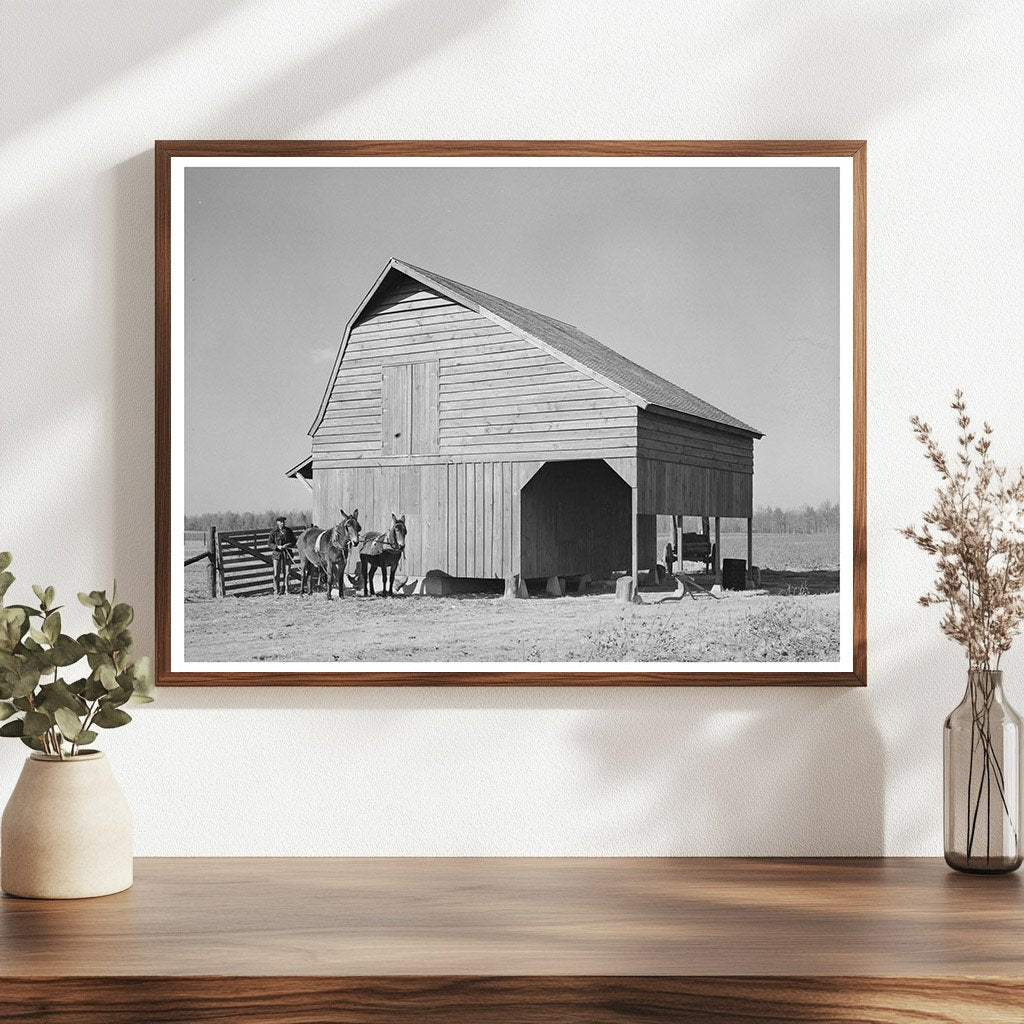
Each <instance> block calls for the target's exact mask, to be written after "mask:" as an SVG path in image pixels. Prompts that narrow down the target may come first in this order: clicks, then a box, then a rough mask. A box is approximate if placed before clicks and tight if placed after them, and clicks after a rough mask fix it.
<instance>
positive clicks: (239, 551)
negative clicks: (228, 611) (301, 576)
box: [185, 523, 306, 597]
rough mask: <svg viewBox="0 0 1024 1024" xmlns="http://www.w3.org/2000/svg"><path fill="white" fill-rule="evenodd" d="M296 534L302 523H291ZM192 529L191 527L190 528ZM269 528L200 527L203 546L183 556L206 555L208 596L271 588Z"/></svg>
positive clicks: (294, 573) (293, 573)
mask: <svg viewBox="0 0 1024 1024" xmlns="http://www.w3.org/2000/svg"><path fill="white" fill-rule="evenodd" d="M292 529H293V530H294V531H295V535H296V536H298V535H299V534H300V533H302V531H303V530H305V529H306V524H305V523H299V524H297V525H295V526H294V527H292ZM193 532H194V531H193ZM271 532H272V531H271V530H269V529H266V530H226V531H223V532H222V531H220V530H218V529H217V527H215V526H211V527H210V528H209V529H207V530H205V531H204V535H205V550H204V551H202V552H200V553H199V554H196V555H192V556H190V557H189V558H186V559H185V565H186V566H189V565H192V564H193V563H194V562H199V561H202V560H203V559H206V561H207V566H208V569H209V573H210V582H209V589H210V597H227V596H228V595H231V596H233V597H254V596H257V595H260V594H272V593H273V592H274V560H273V558H272V557H271V554H270V534H271ZM298 573H299V563H298V558H296V557H293V558H292V563H291V566H290V571H289V576H288V579H289V583H291V582H293V581H296V582H297V581H298Z"/></svg>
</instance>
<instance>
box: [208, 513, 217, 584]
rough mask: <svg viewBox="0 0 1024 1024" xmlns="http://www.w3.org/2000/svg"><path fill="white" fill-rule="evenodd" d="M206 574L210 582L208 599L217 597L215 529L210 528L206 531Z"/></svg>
mask: <svg viewBox="0 0 1024 1024" xmlns="http://www.w3.org/2000/svg"><path fill="white" fill-rule="evenodd" d="M206 554H207V556H208V558H207V564H206V572H207V574H208V578H209V581H210V597H216V596H217V527H216V526H210V527H208V528H207V530H206Z"/></svg>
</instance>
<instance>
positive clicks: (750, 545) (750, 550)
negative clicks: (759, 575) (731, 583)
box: [747, 516, 754, 580]
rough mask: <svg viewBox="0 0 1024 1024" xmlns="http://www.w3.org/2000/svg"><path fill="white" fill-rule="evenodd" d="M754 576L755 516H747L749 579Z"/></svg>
mask: <svg viewBox="0 0 1024 1024" xmlns="http://www.w3.org/2000/svg"><path fill="white" fill-rule="evenodd" d="M753 578H754V517H753V516H747V579H748V580H752V579H753Z"/></svg>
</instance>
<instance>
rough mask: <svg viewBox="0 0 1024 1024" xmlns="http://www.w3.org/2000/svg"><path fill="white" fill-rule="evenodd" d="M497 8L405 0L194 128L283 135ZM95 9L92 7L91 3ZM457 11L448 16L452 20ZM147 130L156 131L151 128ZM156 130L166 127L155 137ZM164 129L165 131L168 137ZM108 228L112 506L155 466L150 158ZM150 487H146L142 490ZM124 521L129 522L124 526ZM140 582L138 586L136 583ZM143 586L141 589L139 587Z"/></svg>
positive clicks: (139, 533) (148, 561) (144, 630)
mask: <svg viewBox="0 0 1024 1024" xmlns="http://www.w3.org/2000/svg"><path fill="white" fill-rule="evenodd" d="M501 6H503V5H502V4H497V5H496V4H494V3H492V2H489V0H471V2H468V3H462V4H460V5H459V6H458V9H457V12H455V13H453V12H448V13H447V14H446V15H445V17H443V18H441V17H439V16H438V12H437V6H436V4H434V3H432V2H431V0H405V2H403V3H399V4H396V5H394V6H391V7H388V8H386V9H383V10H381V11H379V12H378V13H376V14H375V15H374V16H373V17H372V18H370V19H368V20H367V21H366V22H365V23H364V24H362V25H361V26H360V27H359V28H357V29H356V30H355V31H352V32H350V33H348V34H347V35H345V36H344V37H343V38H341V39H337V40H333V41H332V42H331V44H330V45H329V46H326V47H325V48H324V49H323V50H322V51H321V52H319V53H317V54H316V55H315V56H314V57H311V58H309V59H308V60H306V61H303V62H302V63H300V64H298V65H296V66H294V67H292V68H290V69H289V70H288V71H287V72H286V73H282V74H280V75H277V76H276V77H273V78H271V79H270V80H269V81H268V82H266V83H265V84H264V85H263V86H262V87H261V88H260V89H259V90H257V91H255V92H252V93H250V94H248V95H247V96H246V98H245V101H244V102H243V103H238V104H236V105H235V106H233V107H229V108H228V109H226V110H224V111H221V112H219V113H217V114H216V115H214V116H212V117H210V118H207V119H206V120H205V122H204V125H203V128H202V129H201V131H202V132H204V133H205V134H206V136H208V137H211V138H231V137H232V136H233V135H236V134H240V135H241V136H242V137H250V136H251V135H252V132H251V131H248V130H242V131H241V132H239V126H242V125H247V124H249V123H251V121H252V120H253V118H254V117H256V118H258V120H259V123H260V132H259V134H260V135H261V136H262V137H265V138H274V137H275V136H280V135H287V134H289V133H291V132H293V131H294V130H295V127H296V125H301V124H302V123H304V122H305V121H307V120H308V119H309V118H311V117H313V116H316V115H318V114H322V113H323V111H324V108H325V107H330V108H331V109H336V108H339V107H343V106H344V105H345V104H346V103H348V102H350V101H351V100H353V99H354V98H355V97H356V96H358V95H360V94H361V93H363V92H365V91H367V90H369V89H371V88H374V87H377V86H379V85H381V84H382V83H383V82H384V81H386V80H387V79H388V78H389V77H392V76H394V75H397V74H399V73H401V71H403V70H404V69H405V68H407V67H410V66H412V65H413V64H415V63H417V62H418V61H421V60H423V59H424V58H426V57H427V56H429V54H430V53H431V52H433V51H434V50H436V49H440V48H442V47H444V46H446V45H449V44H450V43H451V42H452V40H453V38H457V37H459V36H461V35H464V34H465V33H467V32H470V31H472V30H473V29H474V28H475V27H476V26H477V25H478V24H479V23H481V22H482V21H484V20H485V19H487V18H490V17H493V16H494V15H495V13H496V12H497V10H499V9H500V7H501ZM92 10H93V12H94V14H96V13H97V9H96V7H95V5H94V6H93V8H92ZM456 13H457V17H456V16H455V15H456ZM154 130H159V126H155V129H154ZM165 134H166V133H165ZM171 134H173V132H172V133H171ZM111 174H112V178H113V182H112V184H113V193H114V197H115V198H114V201H115V204H116V208H115V216H116V223H117V231H116V236H115V239H114V244H115V247H116V251H115V254H114V259H115V264H114V266H115V272H114V289H115V293H116V302H115V354H114V360H113V363H114V371H115V372H114V374H113V380H114V391H115V401H114V405H113V410H112V416H113V420H114V423H113V432H114V438H115V443H116V445H117V459H116V460H115V467H114V477H115V479H114V489H115V493H116V494H117V495H118V496H119V498H120V502H119V504H120V505H121V507H123V508H125V509H135V510H139V491H140V488H139V481H140V479H144V480H147V481H152V479H153V473H154V468H155V463H154V451H153V443H152V440H151V438H152V425H151V415H152V412H151V395H152V384H151V383H150V382H151V381H152V380H153V373H154V361H153V349H152V345H151V344H149V339H150V338H151V337H152V334H153V308H152V304H151V296H152V294H153V259H154V256H153V230H152V224H153V154H152V151H151V150H147V151H145V152H143V153H140V154H139V155H138V156H135V157H132V158H131V159H129V160H125V161H123V162H122V163H120V164H118V165H117V166H116V167H115V168H114V169H113V171H112V172H111ZM146 493H150V492H148V491H147V492H146ZM143 517H144V514H142V513H141V511H139V514H133V515H132V516H131V517H130V519H129V518H128V517H124V518H121V519H120V520H119V521H118V522H116V523H115V524H114V527H115V531H116V539H115V543H114V553H115V554H114V568H115V575H116V578H118V579H122V580H131V581H132V594H131V601H132V603H133V604H134V605H135V606H136V608H137V609H139V610H142V609H147V608H152V607H153V601H154V593H153V589H152V587H153V584H152V581H153V572H152V565H153V561H154V554H153V545H154V540H155V538H154V534H153V520H154V516H153V514H152V512H150V514H148V515H145V517H144V520H145V521H142V520H143ZM129 521H130V522H131V528H126V527H127V523H128V522H129ZM143 581H145V583H143ZM144 587H145V588H147V589H143V588H144ZM152 629H153V627H152V619H151V617H150V616H143V615H140V617H139V622H138V625H137V633H138V636H137V647H138V649H139V650H149V649H152V647H153V632H152Z"/></svg>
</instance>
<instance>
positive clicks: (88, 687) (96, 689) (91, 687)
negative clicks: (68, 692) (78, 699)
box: [82, 675, 107, 700]
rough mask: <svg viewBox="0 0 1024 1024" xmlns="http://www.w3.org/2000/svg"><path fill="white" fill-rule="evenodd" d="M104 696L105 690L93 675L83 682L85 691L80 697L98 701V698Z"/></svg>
mask: <svg viewBox="0 0 1024 1024" xmlns="http://www.w3.org/2000/svg"><path fill="white" fill-rule="evenodd" d="M106 695H107V688H106V687H105V686H104V685H103V684H102V683H101V682H100V681H99V679H97V678H96V676H95V675H90V676H89V678H88V679H86V681H85V689H84V690H83V691H82V696H83V697H84V698H85V699H86V700H99V699H100V697H105V696H106Z"/></svg>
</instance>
